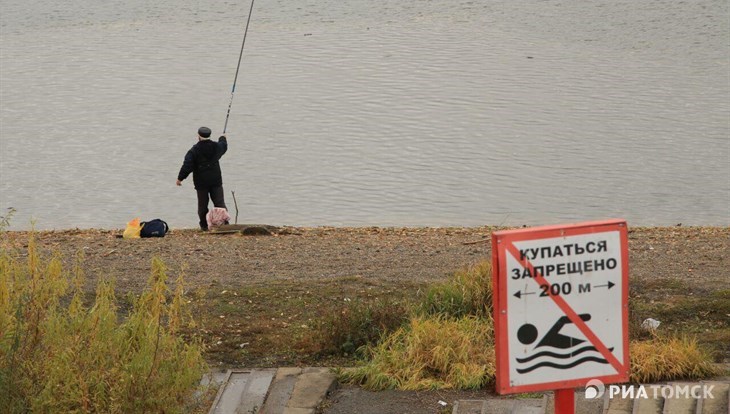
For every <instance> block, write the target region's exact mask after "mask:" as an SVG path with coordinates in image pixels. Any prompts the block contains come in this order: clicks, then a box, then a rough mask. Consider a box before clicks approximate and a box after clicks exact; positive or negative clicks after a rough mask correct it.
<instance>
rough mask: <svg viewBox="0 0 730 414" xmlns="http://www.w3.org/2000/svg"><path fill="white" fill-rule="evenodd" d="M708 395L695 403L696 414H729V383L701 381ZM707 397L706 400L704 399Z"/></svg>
mask: <svg viewBox="0 0 730 414" xmlns="http://www.w3.org/2000/svg"><path fill="white" fill-rule="evenodd" d="M702 385H704V386H706V387H708V388H707V390H708V391H709V392H708V394H711V395H704V392H703V398H701V399H700V400H699V401H698V402H697V414H730V383H727V382H713V381H703V382H702ZM705 397H707V398H705Z"/></svg>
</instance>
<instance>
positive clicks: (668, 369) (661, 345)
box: [629, 334, 720, 383]
mask: <svg viewBox="0 0 730 414" xmlns="http://www.w3.org/2000/svg"><path fill="white" fill-rule="evenodd" d="M629 352H630V354H631V382H633V383H647V382H657V381H672V380H678V379H687V380H690V379H702V378H708V377H712V376H714V375H719V374H720V370H719V368H717V366H716V365H714V364H713V363H712V357H711V355H710V353H709V352H708V351H707V350H705V349H704V348H703V347H701V346H700V345H699V344H698V343H697V339H695V338H693V337H690V336H687V335H681V336H661V335H657V334H655V335H653V337H652V338H651V339H649V340H644V341H633V342H631V343H630V345H629Z"/></svg>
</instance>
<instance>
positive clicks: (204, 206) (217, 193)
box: [195, 185, 228, 230]
mask: <svg viewBox="0 0 730 414" xmlns="http://www.w3.org/2000/svg"><path fill="white" fill-rule="evenodd" d="M195 191H196V192H197V193H198V217H199V218H200V228H201V229H203V230H207V229H208V220H207V219H206V218H205V216H206V215H207V214H208V197H209V196H210V199H211V200H213V206H215V207H222V208H225V209H226V210H227V209H228V208H227V207H226V202H225V200H223V186H222V185H219V186H218V187H211V188H196V189H195Z"/></svg>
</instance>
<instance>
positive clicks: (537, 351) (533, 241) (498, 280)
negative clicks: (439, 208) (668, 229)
mask: <svg viewBox="0 0 730 414" xmlns="http://www.w3.org/2000/svg"><path fill="white" fill-rule="evenodd" d="M492 261H493V269H494V292H495V302H494V323H495V337H496V352H497V392H499V393H500V394H509V393H519V392H529V391H539V390H554V389H564V388H573V387H579V386H585V384H586V382H588V381H589V380H591V379H599V380H601V381H603V383H614V382H626V381H628V376H629V351H628V235H627V228H626V222H625V221H623V220H611V221H602V222H589V223H580V224H572V225H566V226H549V227H536V228H529V229H520V230H509V231H499V232H495V233H493V235H492Z"/></svg>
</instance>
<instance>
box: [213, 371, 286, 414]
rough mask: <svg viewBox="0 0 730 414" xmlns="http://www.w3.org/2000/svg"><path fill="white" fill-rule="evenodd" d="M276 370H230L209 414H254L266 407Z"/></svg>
mask: <svg viewBox="0 0 730 414" xmlns="http://www.w3.org/2000/svg"><path fill="white" fill-rule="evenodd" d="M275 372H276V370H274V369H269V370H230V371H228V373H227V375H226V378H225V379H224V380H223V383H222V384H221V386H220V388H219V389H218V394H217V395H216V398H215V400H214V401H213V404H212V405H211V408H210V411H209V412H208V413H209V414H254V413H256V412H258V411H259V409H260V408H261V407H262V406H263V405H264V400H265V399H266V394H267V393H268V390H269V385H270V384H271V380H272V379H273V377H274V374H275Z"/></svg>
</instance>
